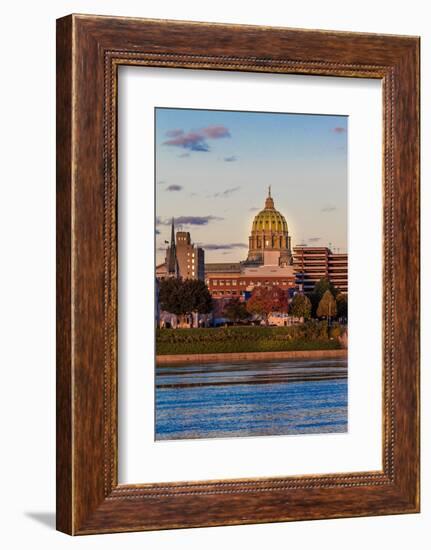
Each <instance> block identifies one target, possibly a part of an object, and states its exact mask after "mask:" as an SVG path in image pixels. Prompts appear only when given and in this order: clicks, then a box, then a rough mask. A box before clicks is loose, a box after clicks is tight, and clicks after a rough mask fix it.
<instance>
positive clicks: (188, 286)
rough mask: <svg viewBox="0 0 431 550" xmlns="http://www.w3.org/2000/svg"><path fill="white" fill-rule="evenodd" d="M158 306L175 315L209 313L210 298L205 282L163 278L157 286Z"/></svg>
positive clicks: (210, 307)
mask: <svg viewBox="0 0 431 550" xmlns="http://www.w3.org/2000/svg"><path fill="white" fill-rule="evenodd" d="M159 302H160V308H161V309H162V310H164V311H168V312H169V313H174V314H175V315H187V314H191V313H194V312H197V313H210V312H211V310H212V298H211V294H210V293H209V290H208V288H207V286H206V284H205V283H204V282H203V281H199V280H197V279H185V280H182V279H165V280H163V281H160V286H159Z"/></svg>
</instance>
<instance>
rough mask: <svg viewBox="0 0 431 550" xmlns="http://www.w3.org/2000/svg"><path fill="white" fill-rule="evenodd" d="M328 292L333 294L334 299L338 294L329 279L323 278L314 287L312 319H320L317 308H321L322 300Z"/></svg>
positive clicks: (311, 295) (311, 297)
mask: <svg viewBox="0 0 431 550" xmlns="http://www.w3.org/2000/svg"><path fill="white" fill-rule="evenodd" d="M327 290H329V291H330V292H331V294H332V296H333V297H334V298H335V297H336V296H337V294H338V289H337V288H336V287H335V286H334V285H333V284H332V283H331V281H330V280H329V279H328V278H327V277H323V278H322V279H320V280H319V281H317V283H316V284H315V285H314V289H313V292H312V293H311V294H310V301H311V315H312V317H319V315H317V308H318V307H319V303H320V300H321V299H322V298H323V295H324V294H325V292H326V291H327Z"/></svg>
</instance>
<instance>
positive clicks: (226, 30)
mask: <svg viewBox="0 0 431 550" xmlns="http://www.w3.org/2000/svg"><path fill="white" fill-rule="evenodd" d="M57 49H58V57H57V60H58V61H57V71H58V87H57V100H58V101H57V105H58V116H57V189H58V195H57V196H58V199H57V209H58V210H57V212H58V213H57V254H58V271H57V272H58V275H57V277H58V279H57V281H58V284H57V289H58V297H57V300H58V309H57V311H58V315H57V342H58V344H57V345H58V359H57V392H58V393H57V518H58V519H57V526H58V529H59V530H61V531H64V532H66V533H70V534H86V533H98V532H112V531H130V530H146V529H167V528H174V527H194V526H209V525H225V524H239V523H255V522H256V523H259V522H268V521H289V520H295V519H319V518H330V517H345V516H362V515H376V514H394V513H406V512H416V511H418V510H419V436H418V427H419V419H418V414H419V336H418V333H419V108H418V105H419V103H418V101H419V39H418V38H415V37H402V36H383V35H373V34H355V33H340V32H330V31H328V32H327V31H305V30H295V29H281V28H269V27H252V26H240V25H221V24H206V23H187V22H178V21H171V22H168V21H155V20H143V19H127V18H111V17H94V16H68V17H66V18H63V19H60V20H59V21H58V40H57ZM122 64H134V65H142V66H143V67H145V66H158V67H184V68H190V69H196V70H199V69H204V68H205V69H217V70H232V71H253V72H265V73H274V72H277V73H286V74H315V75H330V76H352V77H357V78H364V77H367V78H378V79H381V80H382V82H383V102H384V121H383V122H384V159H383V161H384V162H383V165H384V175H383V193H384V270H383V271H384V277H383V288H384V304H383V312H382V314H383V325H384V334H383V357H384V364H383V376H384V383H383V388H384V389H383V403H384V410H383V417H384V429H383V441H382V454H383V470H382V471H379V472H352V473H348V474H344V475H340V474H336V475H330V474H328V475H324V476H322V475H315V476H313V475H311V476H297V477H295V476H293V477H287V478H284V479H281V478H277V479H271V478H261V479H253V480H247V479H239V480H211V481H208V482H186V483H159V484H146V485H134V486H126V485H118V478H117V234H116V224H117V219H116V215H117V209H116V206H117V205H116V200H117V165H116V163H117V131H116V128H117V121H116V117H117V68H118V66H119V65H122Z"/></svg>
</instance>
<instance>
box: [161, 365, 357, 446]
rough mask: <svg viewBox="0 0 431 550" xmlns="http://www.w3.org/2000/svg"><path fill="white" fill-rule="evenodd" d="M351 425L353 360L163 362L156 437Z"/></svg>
mask: <svg viewBox="0 0 431 550" xmlns="http://www.w3.org/2000/svg"><path fill="white" fill-rule="evenodd" d="M346 431H347V361H346V360H345V359H330V360H319V361H316V360H300V361H297V360H290V361H261V362H240V363H203V364H187V365H177V364H176V365H163V366H160V367H157V370H156V439H157V440H162V439H197V438H212V437H240V436H258V435H290V434H310V433H336V432H346Z"/></svg>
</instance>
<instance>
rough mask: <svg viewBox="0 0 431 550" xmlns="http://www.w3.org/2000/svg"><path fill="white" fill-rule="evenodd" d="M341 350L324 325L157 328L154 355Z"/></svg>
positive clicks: (340, 346)
mask: <svg viewBox="0 0 431 550" xmlns="http://www.w3.org/2000/svg"><path fill="white" fill-rule="evenodd" d="M335 349H342V345H341V343H340V341H339V339H338V338H337V337H332V338H329V337H328V331H327V327H326V324H324V323H309V324H305V325H296V326H292V327H228V328H212V329H175V330H173V329H172V330H169V329H165V330H158V331H157V336H156V354H157V355H195V354H205V353H244V352H269V351H315V350H316V351H317V350H322V351H323V350H335Z"/></svg>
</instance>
